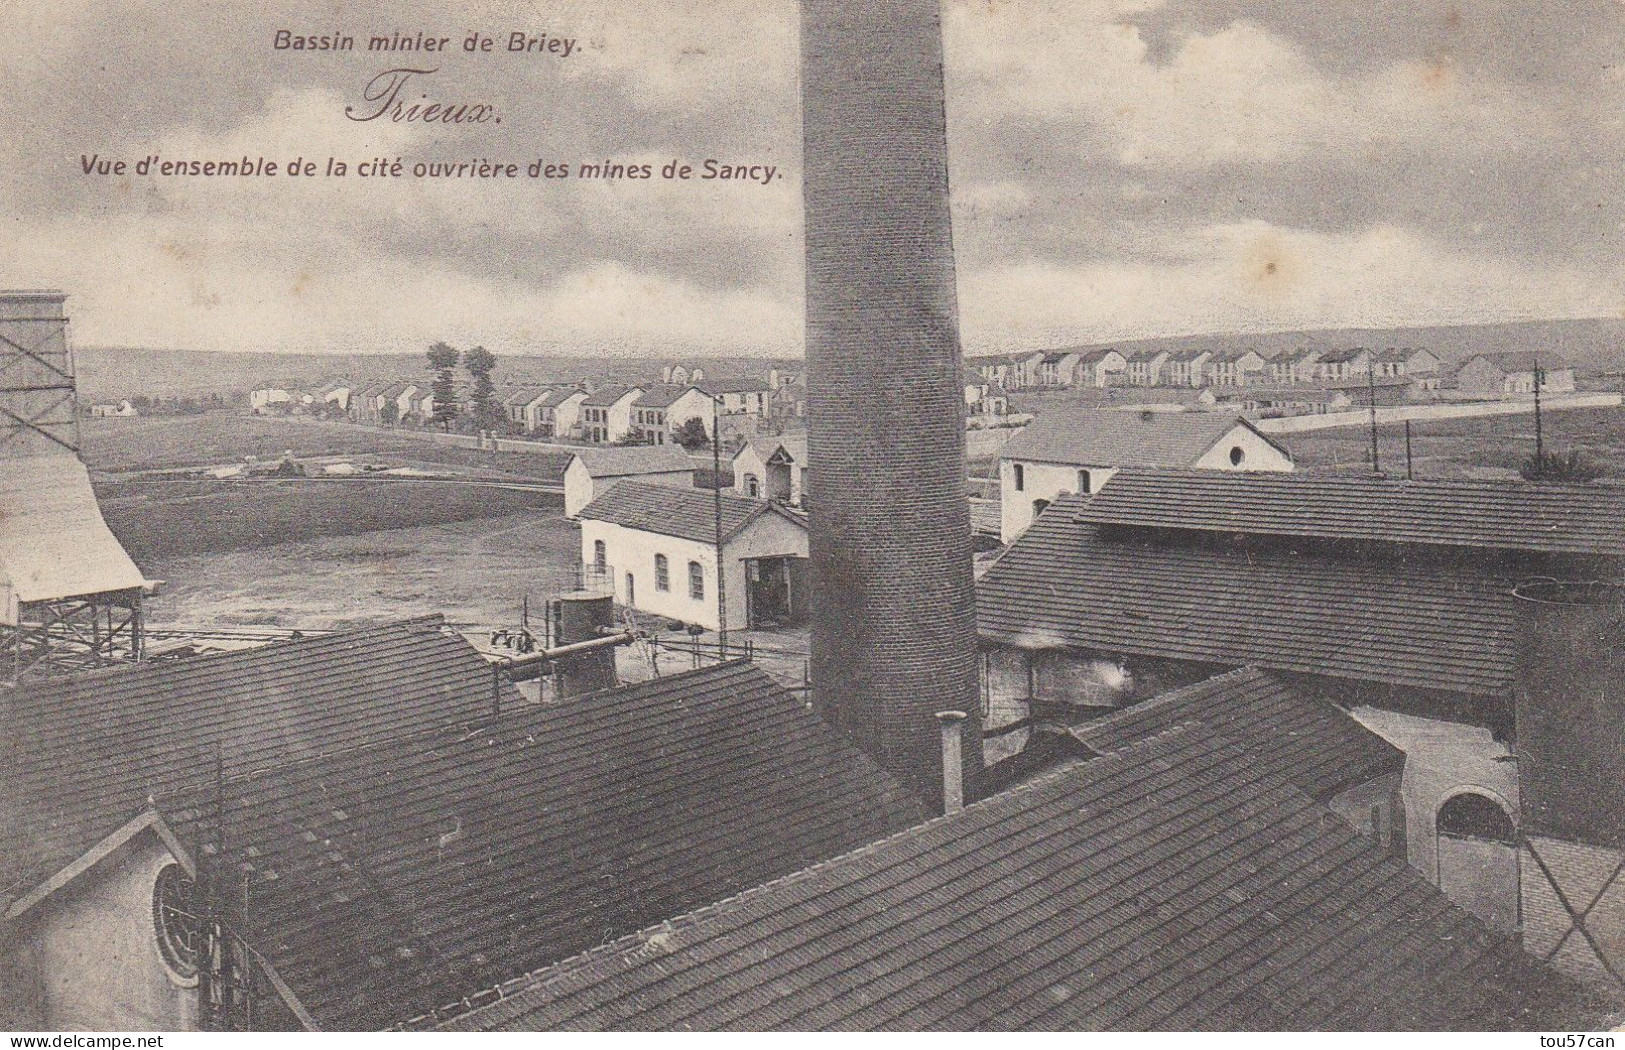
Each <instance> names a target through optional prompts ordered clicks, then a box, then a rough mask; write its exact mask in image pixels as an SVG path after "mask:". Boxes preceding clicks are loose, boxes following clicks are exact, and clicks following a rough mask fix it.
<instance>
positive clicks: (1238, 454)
mask: <svg viewBox="0 0 1625 1050" xmlns="http://www.w3.org/2000/svg"><path fill="white" fill-rule="evenodd" d="M1246 458H1247V452H1246V450H1245V449H1243V448H1242V447H1241V446H1240V445H1237V446H1236V447H1235V448H1232V449H1231V450H1230V465H1231V466H1232V467H1239V466H1241V464H1242V461H1243V460H1245V459H1246Z"/></svg>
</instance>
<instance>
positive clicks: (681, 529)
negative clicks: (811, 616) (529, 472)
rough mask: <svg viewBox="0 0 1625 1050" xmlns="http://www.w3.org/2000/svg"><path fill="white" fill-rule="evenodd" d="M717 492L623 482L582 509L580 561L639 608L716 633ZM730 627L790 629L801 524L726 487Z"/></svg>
mask: <svg viewBox="0 0 1625 1050" xmlns="http://www.w3.org/2000/svg"><path fill="white" fill-rule="evenodd" d="M716 500H717V496H716V495H715V494H714V493H712V492H709V491H705V490H701V489H695V488H689V489H669V488H665V487H662V486H659V485H650V484H648V483H646V482H643V481H620V482H617V483H615V484H614V485H612V486H610V488H609V490H608V491H607V492H604V493H603V494H602V495H600V496H599V497H598V498H597V499H595V500H593V501H592V502H591V503H590V504H588V505H587V506H586V507H585V508H584V509H583V510H582V511H581V515H580V518H579V520H580V522H581V560H582V564H583V565H584V566H587V567H590V568H591V569H593V570H595V571H596V572H597V573H598V574H599V575H600V576H601V577H606V578H609V579H613V580H614V582H615V599H616V601H618V602H619V603H620V604H622V605H624V606H627V607H629V608H632V609H636V610H638V611H640V612H645V613H651V614H653V615H656V616H665V617H669V618H671V619H672V620H678V621H682V622H683V623H692V624H698V625H700V626H701V627H704V628H706V629H708V630H713V631H714V630H717V629H718V628H719V626H720V624H721V619H720V617H719V615H718V612H719V602H718V591H717V538H718V532H717V522H716ZM721 501H722V531H721V545H722V552H721V553H722V565H723V566H724V571H725V573H726V576H725V581H726V587H725V591H726V610H727V625H728V627H730V628H732V629H740V628H749V627H767V626H788V625H794V624H798V623H800V622H802V620H803V619H804V617H805V613H806V600H807V594H808V592H807V585H806V564H807V523H806V518H805V516H803V515H802V514H800V513H798V512H796V511H793V510H789V509H787V508H786V507H784V506H782V505H780V504H778V503H774V502H771V501H768V500H753V499H743V498H741V497H739V496H735V495H733V494H731V493H724V494H722V496H721Z"/></svg>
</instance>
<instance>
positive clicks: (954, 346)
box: [801, 0, 982, 805]
mask: <svg viewBox="0 0 1625 1050" xmlns="http://www.w3.org/2000/svg"><path fill="white" fill-rule="evenodd" d="M801 62H802V87H801V90H802V114H803V135H804V142H805V154H804V162H803V163H804V168H805V189H804V200H805V206H806V244H807V395H808V399H807V416H808V427H807V430H808V459H809V462H810V464H811V473H810V475H809V480H810V482H811V485H810V488H811V493H810V495H811V521H810V526H811V536H810V547H811V552H810V553H811V574H812V586H813V603H812V625H811V626H812V666H811V670H812V685H813V699H814V704H815V706H816V707H817V708H818V709H819V710H820V711H822V712H823V714H824V716H825V717H826V718H828V719H830V720H831V721H832V722H833V723H834V724H836V725H837V726H839V727H841V728H843V729H844V730H846V732H847V733H848V734H849V735H850V736H851V737H852V738H853V739H854V740H855V741H856V742H857V743H858V745H859V746H860V747H862V748H864V749H865V750H866V751H868V752H869V753H870V754H871V755H872V756H873V757H874V758H875V759H876V760H877V761H879V762H880V763H881V764H882V765H884V766H885V767H887V768H888V769H890V770H892V772H894V773H895V774H897V775H899V776H900V777H901V778H902V779H903V780H904V781H905V782H906V783H908V784H909V785H910V786H911V787H912V788H913V789H914V791H915V792H916V793H917V794H918V795H919V797H920V798H921V799H922V800H924V801H926V802H927V803H928V804H931V805H940V804H941V799H942V783H943V780H942V748H941V737H940V730H939V728H938V724H937V720H936V718H935V712H937V711H941V710H949V709H951V710H961V711H966V712H970V717H969V718H968V719H967V720H966V722H965V724H964V727H963V728H964V747H963V757H964V764H965V780H966V794H967V795H968V796H970V797H972V798H974V797H976V795H977V791H976V786H977V785H978V784H979V781H980V775H981V772H982V745H981V720H980V717H979V716H978V714H977V712H979V711H980V709H981V699H980V686H979V680H978V675H977V655H976V633H975V610H974V605H973V602H974V597H973V590H972V575H971V533H970V520H969V513H970V512H969V505H968V503H967V501H966V490H965V432H964V392H963V388H962V387H961V385H960V365H961V355H960V348H959V322H958V305H957V301H956V296H955V288H954V256H953V235H952V227H951V222H950V218H949V208H948V158H947V129H946V118H945V114H944V100H943V80H942V27H941V16H940V12H939V9H938V0H803V2H802V5H801Z"/></svg>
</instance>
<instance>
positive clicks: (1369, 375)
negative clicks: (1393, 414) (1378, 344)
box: [1365, 355, 1382, 474]
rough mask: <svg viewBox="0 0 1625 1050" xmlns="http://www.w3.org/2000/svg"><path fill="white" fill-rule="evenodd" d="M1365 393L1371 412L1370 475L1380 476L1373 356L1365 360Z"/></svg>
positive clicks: (1375, 367)
mask: <svg viewBox="0 0 1625 1050" xmlns="http://www.w3.org/2000/svg"><path fill="white" fill-rule="evenodd" d="M1365 391H1366V393H1365V396H1366V401H1367V403H1368V405H1369V407H1370V410H1371V473H1373V474H1381V473H1382V466H1381V464H1380V463H1378V461H1377V366H1376V356H1375V355H1373V356H1371V357H1368V358H1366V364H1365Z"/></svg>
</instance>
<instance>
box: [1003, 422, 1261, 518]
mask: <svg viewBox="0 0 1625 1050" xmlns="http://www.w3.org/2000/svg"><path fill="white" fill-rule="evenodd" d="M1122 467H1196V468H1206V469H1213V470H1249V471H1257V470H1265V471H1286V470H1292V469H1293V463H1292V455H1291V453H1289V452H1287V450H1286V449H1284V448H1282V447H1281V446H1280V445H1277V444H1276V443H1275V442H1274V441H1272V440H1270V439H1269V438H1268V437H1267V436H1265V435H1264V434H1263V433H1261V432H1260V431H1259V430H1258V428H1257V427H1255V426H1253V425H1252V424H1251V423H1249V422H1247V420H1245V419H1243V418H1242V417H1241V416H1237V415H1229V414H1226V413H1222V412H1151V411H1146V412H1128V411H1123V410H1121V409H1104V408H1090V407H1081V406H1070V405H1069V406H1063V407H1057V408H1053V409H1050V410H1049V411H1047V412H1045V413H1044V414H1043V415H1041V416H1039V417H1038V418H1037V419H1035V420H1033V421H1032V422H1031V423H1029V424H1028V425H1027V426H1026V427H1025V428H1023V429H1022V431H1021V433H1020V434H1017V435H1016V436H1015V437H1013V438H1011V439H1010V443H1009V444H1008V445H1006V446H1005V447H1004V452H1003V454H1002V456H1001V457H1000V459H999V497H1000V507H999V537H1000V539H1002V540H1003V541H1004V542H1005V543H1009V542H1011V541H1012V540H1014V539H1015V538H1016V537H1017V536H1019V535H1021V533H1022V532H1023V531H1024V530H1025V529H1026V528H1027V526H1028V525H1031V524H1032V521H1033V519H1034V518H1036V517H1037V516H1038V515H1039V514H1040V513H1042V512H1043V510H1044V508H1046V507H1048V506H1049V505H1050V503H1052V502H1053V501H1054V500H1055V498H1056V497H1057V496H1059V495H1061V494H1063V493H1090V492H1095V491H1097V490H1098V489H1099V488H1100V487H1101V486H1102V485H1104V484H1106V482H1107V481H1109V480H1110V479H1111V476H1112V475H1113V474H1115V473H1117V471H1118V469H1120V468H1122Z"/></svg>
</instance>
